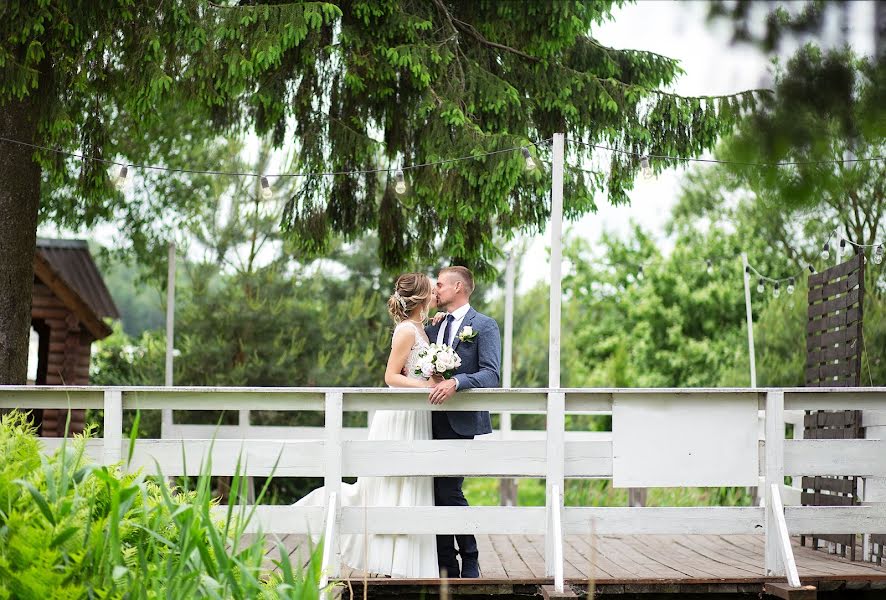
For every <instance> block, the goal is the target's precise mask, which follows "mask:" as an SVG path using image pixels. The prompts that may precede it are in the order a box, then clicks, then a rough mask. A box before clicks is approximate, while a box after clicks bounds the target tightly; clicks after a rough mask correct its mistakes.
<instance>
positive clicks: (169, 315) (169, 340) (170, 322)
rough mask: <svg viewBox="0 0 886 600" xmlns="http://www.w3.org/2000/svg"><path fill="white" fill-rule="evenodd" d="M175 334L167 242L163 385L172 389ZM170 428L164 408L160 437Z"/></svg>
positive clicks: (171, 259) (172, 265) (171, 245)
mask: <svg viewBox="0 0 886 600" xmlns="http://www.w3.org/2000/svg"><path fill="white" fill-rule="evenodd" d="M174 333H175V242H174V241H173V242H169V256H168V258H167V273H166V373H165V377H164V385H166V387H172V358H173V357H172V353H173V351H174V349H175V348H174V344H173V340H174V337H175V335H174ZM170 427H172V409H171V408H164V409H163V410H162V411H160V431H161V434H160V437H161V438H162V437H164V436H163V433H162V431H163V429H167V430H168V428H170Z"/></svg>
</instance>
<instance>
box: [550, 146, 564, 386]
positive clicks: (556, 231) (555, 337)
mask: <svg viewBox="0 0 886 600" xmlns="http://www.w3.org/2000/svg"><path fill="white" fill-rule="evenodd" d="M564 146H565V137H564V134H562V133H555V134H554V164H553V169H552V180H553V184H552V187H551V320H550V321H551V322H550V348H549V355H548V387H549V388H551V389H557V388H559V387H560V304H561V302H562V281H561V279H560V278H561V275H562V265H561V264H560V263H561V262H562V257H563V165H564V161H565V158H564V152H565V150H564Z"/></svg>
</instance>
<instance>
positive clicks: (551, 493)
mask: <svg viewBox="0 0 886 600" xmlns="http://www.w3.org/2000/svg"><path fill="white" fill-rule="evenodd" d="M547 422H548V423H547V452H546V459H545V462H546V466H547V473H546V478H545V488H546V489H545V516H546V518H545V532H546V533H545V574H546V575H548V576H552V575H554V574H555V573H556V568H557V567H556V563H557V556H558V554H557V553H558V552H559V553H560V554H559V556H560V557H562V556H563V554H562V553H563V548H562V547H560V548H559V549H558V548H557V544H558V541H557V539H556V533H555V531H554V515H553V512H555V511H561V510H562V509H563V493H562V490H563V487H564V483H565V482H564V472H565V467H564V465H565V444H564V435H565V434H564V432H565V429H566V394H564V393H563V392H548V410H547ZM560 543H561V544H562V541H561V542H560ZM561 567H562V565H561Z"/></svg>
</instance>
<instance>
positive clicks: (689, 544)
mask: <svg viewBox="0 0 886 600" xmlns="http://www.w3.org/2000/svg"><path fill="white" fill-rule="evenodd" d="M698 537H701V536H695V535H692V536H679V537H675V536H656V538H655V539H656V540H660V541H661V542H662V543H666V544H667V547H666V548H667V550H668V551H670V552H673V553H674V555H675V556H679V557H681V558H682V560H684V561H685V562H686V563H687V564H690V565H695V566H696V568H698V569H699V570H704V571H707V572H710V573H712V574H714V575H715V576H717V577H722V578H747V577H759V574H760V569H759V568H757V569H749V568H748V567H747V565H743V564H740V563H738V562H736V561H733V560H730V558H729V557H726V556H723V555H722V554H719V553H717V552H713V551H711V550H710V549H708V548H707V547H706V546H705V545H704V544H703V540H696V538H698Z"/></svg>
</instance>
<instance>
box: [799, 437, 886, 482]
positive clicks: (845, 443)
mask: <svg viewBox="0 0 886 600" xmlns="http://www.w3.org/2000/svg"><path fill="white" fill-rule="evenodd" d="M784 469H785V475H794V476H796V475H851V476H859V477H884V476H886V440H865V439H854V440H852V439H850V440H786V441H785V443H784Z"/></svg>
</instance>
